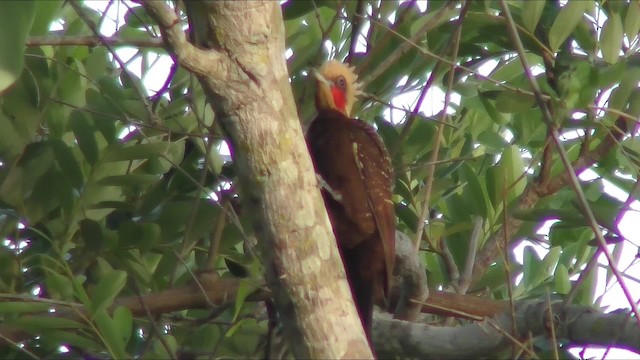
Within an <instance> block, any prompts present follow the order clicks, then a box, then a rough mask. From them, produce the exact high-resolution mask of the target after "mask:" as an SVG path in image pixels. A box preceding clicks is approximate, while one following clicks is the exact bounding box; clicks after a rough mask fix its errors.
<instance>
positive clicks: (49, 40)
mask: <svg viewBox="0 0 640 360" xmlns="http://www.w3.org/2000/svg"><path fill="white" fill-rule="evenodd" d="M104 44H108V45H111V46H131V47H137V48H162V47H163V46H164V44H163V43H162V39H161V38H157V37H149V38H148V39H123V38H120V37H117V36H105V37H102V38H99V37H97V36H31V37H29V38H28V39H27V42H26V44H25V45H26V46H44V45H52V46H61V45H73V46H78V45H84V46H91V47H94V46H101V45H104Z"/></svg>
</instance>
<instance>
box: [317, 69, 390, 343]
mask: <svg viewBox="0 0 640 360" xmlns="http://www.w3.org/2000/svg"><path fill="white" fill-rule="evenodd" d="M314 75H315V83H316V97H315V101H316V108H317V110H318V115H317V117H316V118H315V119H314V120H313V121H312V122H311V125H310V126H309V129H308V130H307V135H306V138H307V144H308V147H309V152H310V154H311V157H312V159H313V163H314V166H315V171H316V173H317V175H318V177H319V182H320V184H321V190H322V196H323V198H324V202H325V207H326V208H327V212H328V213H329V219H330V220H331V225H332V226H333V231H334V234H335V237H336V241H337V245H338V248H339V249H340V255H341V257H342V261H343V263H344V267H345V270H346V273H347V280H348V281H349V285H350V287H351V292H352V295H353V298H354V302H355V304H356V308H357V309H358V313H359V315H360V319H361V320H362V325H363V327H364V330H365V333H366V334H367V337H368V338H369V339H371V325H372V321H373V305H374V303H376V304H378V305H384V304H386V301H387V299H388V295H389V289H390V281H391V279H392V275H393V274H392V272H393V263H394V259H395V221H396V217H395V212H394V205H393V200H392V196H393V184H394V176H393V169H392V166H391V159H390V158H389V153H388V152H387V149H386V148H385V146H384V143H383V142H382V140H381V139H380V137H379V136H378V134H377V132H376V130H375V129H374V128H373V127H372V126H371V125H369V124H367V123H365V122H364V121H361V120H359V119H355V118H352V117H351V110H352V108H353V104H354V102H355V101H356V98H357V95H359V94H360V93H361V91H360V85H359V84H358V82H357V75H356V74H355V73H354V71H353V68H351V67H348V66H346V65H345V64H343V63H341V62H339V61H336V60H330V61H328V62H326V63H325V64H324V65H322V67H320V69H319V70H317V71H315V72H314Z"/></svg>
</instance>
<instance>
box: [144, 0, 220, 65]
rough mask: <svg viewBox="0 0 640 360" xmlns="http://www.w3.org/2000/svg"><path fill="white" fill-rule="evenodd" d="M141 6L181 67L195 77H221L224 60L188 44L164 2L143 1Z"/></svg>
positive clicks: (176, 20)
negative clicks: (157, 26)
mask: <svg viewBox="0 0 640 360" xmlns="http://www.w3.org/2000/svg"><path fill="white" fill-rule="evenodd" d="M143 6H144V8H145V9H146V10H147V12H148V13H149V15H150V16H151V17H153V19H154V20H156V21H157V22H158V25H159V26H160V32H161V33H162V38H163V39H164V41H165V44H166V46H167V48H168V50H169V51H170V52H171V53H173V54H175V56H176V57H177V59H178V63H179V64H180V65H181V66H182V67H184V68H185V69H187V70H189V71H191V72H193V73H195V74H196V75H200V76H213V77H216V76H217V77H222V75H223V74H224V72H225V70H226V68H225V66H224V64H225V61H223V60H225V59H226V58H225V57H223V56H221V54H220V53H218V52H217V51H214V50H202V49H198V48H196V47H195V46H193V45H192V44H191V43H189V42H188V41H187V37H186V35H185V33H184V30H183V29H182V22H181V21H180V19H179V18H178V16H177V15H176V13H175V12H174V11H173V10H172V9H171V8H170V7H169V6H168V5H167V4H166V3H165V2H164V1H145V2H143Z"/></svg>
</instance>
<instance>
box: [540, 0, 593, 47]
mask: <svg viewBox="0 0 640 360" xmlns="http://www.w3.org/2000/svg"><path fill="white" fill-rule="evenodd" d="M589 2H590V1H584V0H569V2H568V3H567V4H566V5H565V6H564V7H563V8H562V9H560V13H558V16H557V17H556V20H555V21H554V22H553V25H552V26H551V30H550V31H549V45H550V46H551V51H553V52H556V51H558V49H559V48H560V45H562V43H564V41H565V40H566V39H567V38H568V37H569V35H571V33H572V32H573V30H574V29H575V28H576V26H577V25H578V23H579V22H580V19H582V17H583V16H584V12H585V11H586V10H587V5H588V3H589Z"/></svg>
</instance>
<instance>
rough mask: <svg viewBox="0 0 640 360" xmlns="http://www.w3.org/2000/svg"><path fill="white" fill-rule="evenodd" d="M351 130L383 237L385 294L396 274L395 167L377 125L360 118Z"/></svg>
mask: <svg viewBox="0 0 640 360" xmlns="http://www.w3.org/2000/svg"><path fill="white" fill-rule="evenodd" d="M353 123H354V124H355V126H354V129H353V131H350V132H349V134H350V137H351V142H352V144H353V149H352V151H353V152H352V153H353V156H354V160H355V163H356V166H357V168H358V171H359V174H360V179H361V181H362V184H364V187H365V189H366V192H367V195H368V197H367V199H368V205H369V208H370V210H371V213H372V214H373V217H374V220H375V224H376V227H377V230H378V233H379V234H380V238H381V240H382V246H383V249H384V254H385V268H386V281H385V284H384V292H385V296H386V295H387V294H388V291H389V286H390V284H389V282H390V280H391V278H392V276H393V263H394V260H395V231H396V217H395V210H394V205H393V201H392V199H393V185H394V176H393V168H392V165H391V159H390V157H389V153H388V152H387V149H386V148H385V146H384V144H383V143H382V140H381V139H380V137H379V136H378V134H377V133H376V131H375V129H374V128H373V127H372V126H370V125H368V124H366V123H364V122H362V121H359V120H353Z"/></svg>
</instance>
